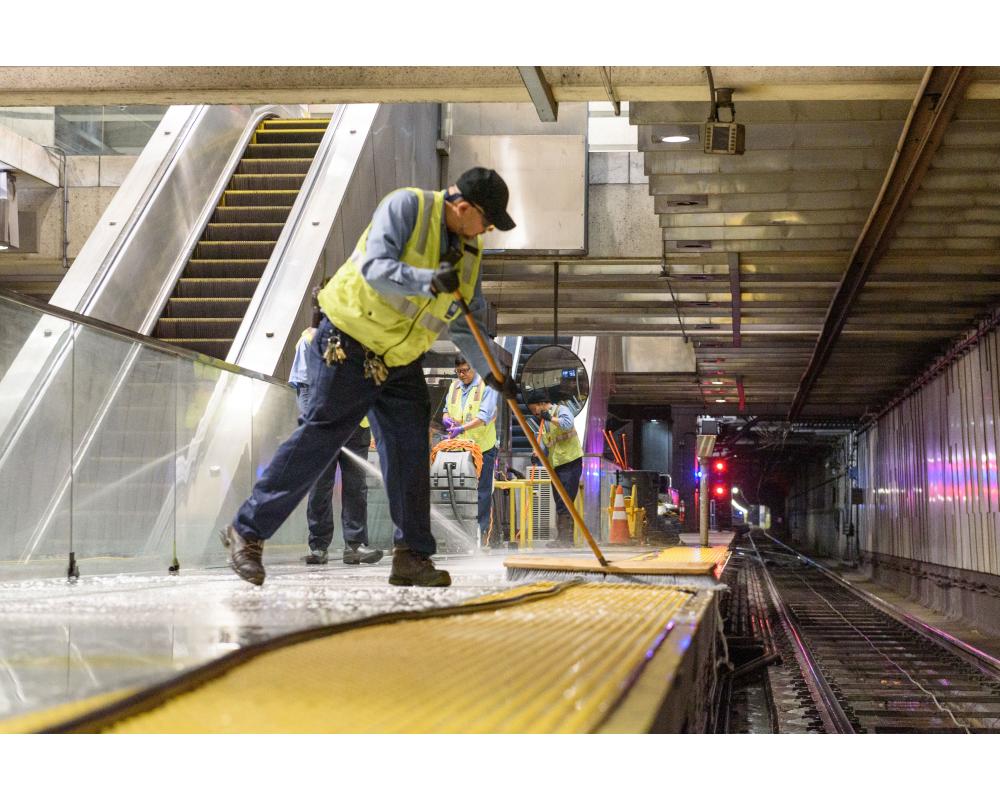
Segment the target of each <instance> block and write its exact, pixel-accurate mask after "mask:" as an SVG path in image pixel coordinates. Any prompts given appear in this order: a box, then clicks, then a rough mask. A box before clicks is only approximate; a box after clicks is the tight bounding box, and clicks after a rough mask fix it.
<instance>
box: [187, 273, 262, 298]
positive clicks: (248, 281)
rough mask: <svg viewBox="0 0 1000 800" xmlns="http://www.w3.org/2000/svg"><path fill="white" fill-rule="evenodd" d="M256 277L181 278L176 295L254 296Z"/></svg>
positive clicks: (205, 296)
mask: <svg viewBox="0 0 1000 800" xmlns="http://www.w3.org/2000/svg"><path fill="white" fill-rule="evenodd" d="M258 283H259V281H258V280H257V279H256V278H181V279H180V280H179V281H177V287H176V288H175V289H174V297H204V298H215V297H245V298H247V299H249V298H251V297H253V293H254V291H255V290H256V289H257V284H258Z"/></svg>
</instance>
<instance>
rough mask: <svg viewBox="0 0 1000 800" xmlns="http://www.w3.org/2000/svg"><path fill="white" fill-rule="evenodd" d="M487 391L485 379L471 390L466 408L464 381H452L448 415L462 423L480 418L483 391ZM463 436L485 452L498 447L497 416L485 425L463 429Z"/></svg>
mask: <svg viewBox="0 0 1000 800" xmlns="http://www.w3.org/2000/svg"><path fill="white" fill-rule="evenodd" d="M485 391H486V384H485V383H484V382H483V379H482V378H480V379H479V383H477V384H476V386H475V387H474V388H473V389H472V390H471V391H470V392H469V396H468V398H467V399H466V401H465V409H464V410H463V409H462V381H460V380H457V379H456V380H454V381H452V382H451V391H449V392H448V416H449V417H451V418H452V419H453V420H455V421H456V422H458V423H461V424H462V425H467V424H468V423H470V422H472V421H473V420H476V419H479V406H480V404H481V403H482V400H483V392H485ZM461 438H463V439H471V440H472V441H474V442H475V443H476V444H477V445H479V449H480V450H482V451H483V452H484V453H485V452H486V451H487V450H489V449H491V448H493V447H496V444H497V425H496V416H494V417H493V419H492V420H490V421H489V422H487V423H486V424H485V425H481V426H479V427H476V428H473V429H472V430H467V431H463V433H462V436H461Z"/></svg>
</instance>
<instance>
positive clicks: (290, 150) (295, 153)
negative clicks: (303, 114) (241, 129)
mask: <svg viewBox="0 0 1000 800" xmlns="http://www.w3.org/2000/svg"><path fill="white" fill-rule="evenodd" d="M318 149H319V148H318V147H317V146H316V145H315V144H310V143H308V142H289V143H287V144H251V145H247V149H246V153H244V155H243V157H244V158H313V157H315V155H316V150H318Z"/></svg>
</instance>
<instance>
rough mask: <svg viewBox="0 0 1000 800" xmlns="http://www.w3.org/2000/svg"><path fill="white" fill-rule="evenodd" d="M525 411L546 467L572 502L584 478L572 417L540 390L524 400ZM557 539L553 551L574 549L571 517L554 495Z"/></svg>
mask: <svg viewBox="0 0 1000 800" xmlns="http://www.w3.org/2000/svg"><path fill="white" fill-rule="evenodd" d="M525 403H527V405H528V411H529V412H531V414H532V415H533V416H534V417H535V419H536V420H537V422H538V441H539V443H540V444H541V445H542V447H543V448H544V449H545V451H546V455H547V456H548V459H549V463H550V464H552V469H553V470H555V473H556V475H558V476H559V480H560V481H562V484H563V486H565V487H566V493H567V494H568V495H569V496H570V499H571V500H576V494H577V490H578V489H579V487H580V476H581V475H582V474H583V446H582V445H581V444H580V437H579V436H578V435H577V433H576V424H575V422H574V419H573V414H572V412H571V411H570V409H569V408H568V407H567V406H565V405H553V404H552V403H551V402H550V401H549V397H548V395H547V394H546V393H545V392H544V391H543V390H538V389H536V390H534V391H531V392H528V396H527V397H526V398H525ZM555 503H556V531H557V533H556V539H555V541H553V542H550V543H549V544H550V545H552V546H554V547H572V546H573V517H572V515H571V514H570V512H569V509H567V508H566V504H565V503H563V501H562V498H561V497H560V496H559V495H558V494H555Z"/></svg>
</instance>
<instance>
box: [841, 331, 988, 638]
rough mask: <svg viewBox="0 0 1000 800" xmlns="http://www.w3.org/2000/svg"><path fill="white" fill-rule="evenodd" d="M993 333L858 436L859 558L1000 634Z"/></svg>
mask: <svg viewBox="0 0 1000 800" xmlns="http://www.w3.org/2000/svg"><path fill="white" fill-rule="evenodd" d="M998 403H1000V334H998V332H997V331H996V330H994V331H991V332H989V333H986V334H984V335H983V336H982V337H981V338H980V339H979V341H978V343H977V344H976V345H975V346H973V347H972V348H971V349H969V350H968V351H967V352H966V353H964V354H963V355H962V356H960V357H959V358H957V359H956V360H954V361H953V362H952V363H951V364H950V365H948V366H947V367H946V368H944V369H943V370H942V371H941V372H940V373H939V374H938V375H937V376H936V377H935V378H933V379H932V380H931V381H929V382H928V383H926V384H925V385H924V386H923V387H922V388H921V389H920V390H919V391H917V392H915V393H914V394H912V395H911V396H910V397H908V398H907V399H905V400H903V401H902V402H901V403H899V404H898V405H897V406H896V407H895V408H893V409H892V410H891V411H890V412H889V413H887V414H885V415H884V416H882V417H881V418H880V419H879V420H878V421H877V422H876V423H875V425H874V426H873V427H871V428H869V429H867V430H866V431H863V432H862V433H861V435H860V436H859V438H858V450H857V474H858V482H857V485H858V486H860V487H861V488H862V489H863V491H864V504H863V505H861V506H860V507H859V509H858V510H859V515H858V518H859V532H860V546H861V550H862V556H863V558H864V561H865V564H866V567H867V568H868V569H869V570H870V571H871V573H872V577H873V578H875V579H876V580H878V581H879V582H881V583H883V584H886V585H889V586H891V587H892V588H894V589H895V590H896V591H898V592H899V593H901V594H903V595H904V596H907V597H909V598H911V599H913V600H915V601H917V602H919V603H922V604H923V605H926V606H928V607H930V608H933V609H935V610H937V611H940V612H942V613H944V614H946V615H948V616H950V617H952V618H956V619H964V620H968V621H970V622H971V623H973V624H975V625H977V626H978V627H979V629H980V630H983V631H984V632H985V631H989V632H991V633H994V634H997V633H1000V487H998V474H997V450H998V447H997V444H998V442H997V437H998V432H997V425H998V424H1000V405H998Z"/></svg>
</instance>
